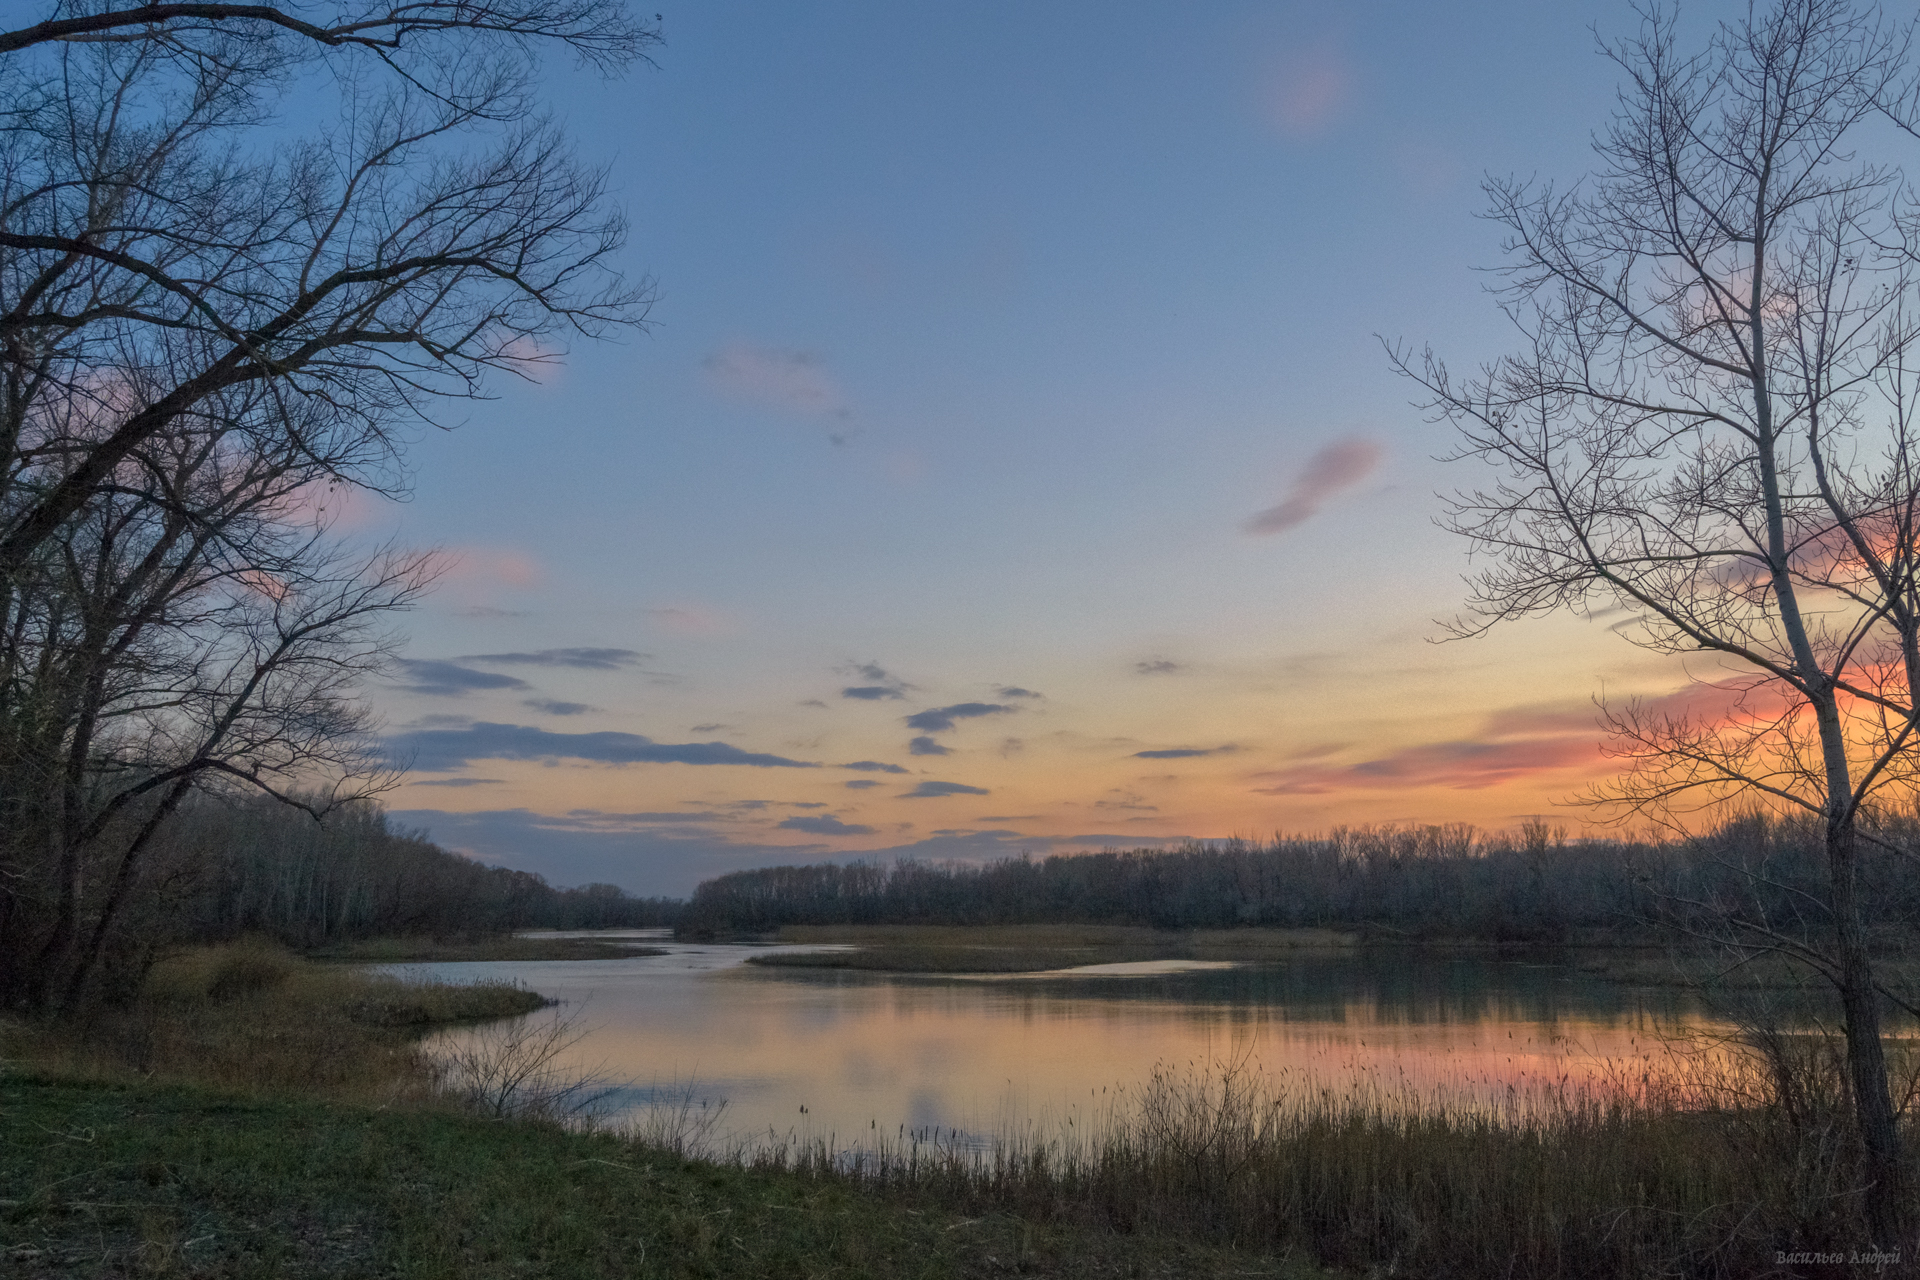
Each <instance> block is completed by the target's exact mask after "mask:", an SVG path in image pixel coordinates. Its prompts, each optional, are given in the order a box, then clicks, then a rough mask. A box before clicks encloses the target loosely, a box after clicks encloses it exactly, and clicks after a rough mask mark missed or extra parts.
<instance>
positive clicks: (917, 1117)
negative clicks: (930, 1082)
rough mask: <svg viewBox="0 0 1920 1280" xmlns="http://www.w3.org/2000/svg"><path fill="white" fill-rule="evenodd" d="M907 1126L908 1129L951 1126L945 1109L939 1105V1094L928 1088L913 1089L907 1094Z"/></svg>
mask: <svg viewBox="0 0 1920 1280" xmlns="http://www.w3.org/2000/svg"><path fill="white" fill-rule="evenodd" d="M907 1127H908V1128H909V1129H932V1128H936V1127H938V1128H951V1127H952V1125H951V1122H949V1121H948V1119H947V1113H946V1109H945V1108H944V1107H942V1106H941V1105H940V1095H939V1094H937V1093H934V1092H933V1091H932V1090H930V1089H915V1090H914V1091H913V1092H912V1093H910V1094H908V1095H907Z"/></svg>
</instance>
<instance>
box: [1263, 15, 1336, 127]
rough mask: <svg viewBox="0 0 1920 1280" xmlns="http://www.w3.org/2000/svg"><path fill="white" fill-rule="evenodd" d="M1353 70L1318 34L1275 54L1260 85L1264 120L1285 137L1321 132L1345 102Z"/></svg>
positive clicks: (1331, 44)
mask: <svg viewBox="0 0 1920 1280" xmlns="http://www.w3.org/2000/svg"><path fill="white" fill-rule="evenodd" d="M1352 85H1353V73H1352V71H1351V70H1350V69H1349V67H1348V65H1347V60H1346V58H1345V57H1344V56H1343V55H1342V54H1341V53H1340V51H1339V50H1338V49H1337V48H1335V47H1334V42H1333V40H1332V39H1330V38H1327V37H1322V38H1321V39H1319V40H1316V41H1314V42H1312V43H1311V44H1305V45H1299V46H1296V47H1295V48H1293V49H1290V50H1288V51H1287V52H1286V53H1285V54H1283V55H1281V56H1280V57H1279V58H1276V59H1275V60H1274V62H1273V65H1272V67H1271V69H1270V70H1269V71H1268V73H1267V76H1266V82H1265V84H1264V85H1263V86H1262V93H1261V106H1262V107H1263V108H1264V112H1265V115H1266V117H1267V120H1268V121H1269V122H1270V123H1271V124H1272V125H1273V126H1274V128H1276V129H1278V130H1279V131H1280V133H1281V134H1282V135H1283V136H1285V137H1288V138H1293V139H1296V140H1301V139H1306V138H1312V137H1316V136H1318V135H1319V134H1321V133H1323V132H1325V130H1326V128H1327V126H1328V125H1329V124H1330V123H1332V121H1333V119H1334V117H1335V116H1336V115H1338V114H1339V112H1340V109H1341V108H1342V107H1343V106H1345V105H1346V103H1347V99H1348V97H1349V95H1350V92H1351V89H1352Z"/></svg>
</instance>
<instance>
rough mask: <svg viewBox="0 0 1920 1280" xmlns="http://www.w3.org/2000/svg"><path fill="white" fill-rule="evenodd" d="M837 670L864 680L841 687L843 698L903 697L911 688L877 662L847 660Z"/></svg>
mask: <svg viewBox="0 0 1920 1280" xmlns="http://www.w3.org/2000/svg"><path fill="white" fill-rule="evenodd" d="M839 670H840V671H841V673H842V674H845V675H850V676H853V677H854V678H855V679H857V680H864V681H865V682H866V683H864V684H858V685H852V686H849V687H848V688H845V689H842V690H841V691H840V696H841V697H843V698H858V699H861V700H863V701H866V702H878V701H881V700H884V699H891V698H904V697H906V696H907V690H909V689H911V688H913V686H912V685H910V684H908V683H907V682H906V681H905V680H902V679H901V678H900V677H899V676H896V675H894V674H893V673H892V672H890V671H888V670H887V669H886V668H885V667H883V666H881V665H880V664H879V663H877V662H849V663H847V664H846V665H845V666H843V667H841V668H839Z"/></svg>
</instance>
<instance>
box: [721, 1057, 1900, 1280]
mask: <svg viewBox="0 0 1920 1280" xmlns="http://www.w3.org/2000/svg"><path fill="white" fill-rule="evenodd" d="M1714 1048H1715V1049H1716V1050H1717V1051H1713V1052H1707V1051H1699V1052H1675V1053H1673V1054H1672V1055H1670V1057H1669V1059H1668V1061H1667V1062H1666V1063H1665V1064H1664V1065H1663V1066H1662V1067H1661V1069H1659V1070H1647V1069H1645V1067H1644V1064H1642V1065H1639V1066H1636V1067H1634V1068H1631V1069H1629V1068H1626V1067H1624V1066H1623V1068H1622V1069H1621V1070H1620V1071H1618V1072H1617V1073H1616V1074H1615V1075H1614V1077H1613V1078H1612V1079H1611V1080H1609V1081H1608V1082H1607V1083H1605V1084H1604V1085H1602V1086H1599V1087H1591V1088H1585V1089H1573V1088H1569V1087H1566V1086H1554V1087H1543V1088H1542V1089H1540V1090H1537V1091H1534V1092H1533V1093H1531V1094H1529V1095H1527V1096H1519V1095H1516V1096H1514V1097H1512V1098H1510V1099H1509V1100H1507V1101H1504V1102H1497V1103H1493V1104H1489V1103H1488V1102H1487V1101H1485V1100H1484V1099H1482V1100H1472V1099H1451V1098H1446V1097H1440V1096H1429V1097H1428V1098H1426V1099H1425V1100H1424V1101H1421V1100H1418V1099H1414V1098H1411V1097H1409V1096H1403V1095H1401V1094H1398V1093H1394V1094H1393V1095H1392V1096H1389V1091H1386V1090H1382V1089H1380V1088H1377V1087H1370V1086H1368V1085H1366V1084H1364V1083H1362V1084H1359V1085H1356V1086H1353V1087H1350V1088H1347V1089H1344V1090H1339V1091H1335V1090H1328V1089H1309V1088H1285V1087H1280V1086H1276V1085H1275V1084H1274V1083H1273V1081H1272V1079H1271V1077H1269V1076H1268V1075H1266V1073H1264V1072H1263V1071H1261V1070H1259V1069H1258V1068H1257V1067H1256V1066H1255V1065H1254V1064H1252V1063H1250V1062H1247V1061H1245V1060H1241V1061H1234V1062H1212V1063H1204V1064H1188V1065H1186V1066H1181V1067H1162V1068H1161V1069H1159V1070H1157V1071H1156V1072H1155V1073H1154V1074H1153V1076H1152V1078H1151V1079H1150V1080H1148V1081H1147V1082H1146V1083H1145V1084H1144V1085H1143V1086H1142V1087H1140V1088H1139V1089H1137V1090H1134V1091H1132V1092H1131V1094H1127V1093H1122V1094H1120V1095H1118V1097H1117V1100H1116V1101H1115V1102H1114V1103H1112V1104H1111V1105H1109V1106H1107V1107H1106V1108H1104V1109H1103V1111H1102V1112H1101V1114H1099V1115H1096V1116H1092V1117H1086V1118H1080V1119H1077V1120H1076V1121H1075V1122H1074V1123H1071V1124H1069V1123H1065V1122H1062V1123H1058V1124H1055V1125H1052V1126H1051V1127H1050V1128H1049V1127H1046V1126H1041V1125H1031V1126H1027V1127H1025V1128H1024V1129H1023V1130H1021V1131H1019V1132H1014V1133H1010V1134H1007V1135H1003V1136H1002V1138H1001V1139H1000V1140H999V1141H997V1142H994V1143H989V1144H984V1145H983V1144H981V1143H979V1142H977V1141H972V1140H969V1139H968V1138H967V1137H966V1136H965V1135H963V1134H956V1133H951V1132H949V1133H945V1134H944V1135H943V1134H942V1133H940V1132H931V1133H929V1132H915V1131H907V1130H902V1131H900V1132H899V1133H898V1134H896V1135H893V1136H892V1137H890V1138H888V1139H886V1140H883V1141H876V1142H870V1143H867V1144H864V1145H862V1146H859V1147H857V1148H855V1147H848V1148H836V1147H835V1146H834V1145H833V1144H832V1143H831V1142H828V1141H811V1142H802V1141H797V1140H793V1139H788V1140H786V1141H771V1142H764V1143H761V1144H759V1145H758V1146H741V1147H738V1148H736V1149H735V1150H734V1151H733V1152H732V1153H731V1154H732V1158H733V1159H735V1160H737V1161H739V1162H740V1163H742V1164H744V1165H746V1166H748V1167H752V1168H756V1169H767V1170H782V1171H792V1172H799V1173H803V1174H809V1175H811V1176H814V1177H818V1178H823V1179H844V1180H848V1181H851V1182H853V1183H856V1184H859V1185H861V1186H862V1187H864V1188H866V1189H869V1190H871V1191H874V1192H878V1193H881V1194H885V1195H890V1196H895V1197H904V1198H906V1199H908V1200H910V1201H920V1202H928V1203H938V1204H942V1205H950V1206H953V1207H957V1208H960V1209H961V1210H962V1211H963V1212H965V1213H969V1214H976V1213H987V1212H992V1211H1004V1212H1011V1213H1015V1214H1018V1215H1021V1216H1023V1217H1026V1218H1029V1219H1036V1220H1056V1221H1069V1222H1074V1223H1079V1224H1097V1225H1100V1226H1102V1227H1105V1228H1107V1229H1112V1230H1119V1231H1123V1232H1141V1233H1156V1234H1158V1233H1170V1234H1176V1235H1180V1236H1183V1237H1188V1238H1198V1239H1203V1240H1208V1241H1211V1242H1215V1243H1219V1244H1223V1245H1229V1246H1232V1247H1235V1248H1241V1249H1253V1250H1259V1251H1275V1252H1281V1251H1297V1252H1303V1253H1305V1254H1307V1255H1308V1256H1311V1257H1314V1258H1316V1259H1318V1260H1319V1261H1320V1262H1322V1263H1324V1264H1327V1265H1332V1266H1338V1267H1350V1268H1356V1269H1361V1270H1368V1271H1374V1270H1379V1271H1387V1272H1395V1273H1402V1274H1405V1273H1411V1274H1416V1275H1423V1276H1474V1277H1480V1276H1496V1275H1525V1276H1565V1277H1589V1276H1591V1277H1616V1276H1623V1275H1682V1276H1715V1277H1718V1276H1746V1275H1752V1274H1756V1273H1759V1272H1761V1271H1764V1270H1767V1269H1769V1267H1770V1266H1771V1264H1772V1261H1773V1259H1774V1258H1775V1256H1776V1253H1777V1252H1779V1251H1786V1252H1800V1251H1817V1252H1836V1251H1837V1252H1839V1253H1841V1254H1845V1253H1847V1252H1848V1251H1850V1250H1853V1249H1864V1248H1866V1247H1867V1245H1868V1243H1869V1239H1870V1237H1869V1235H1868V1234H1867V1228H1866V1220H1865V1215H1864V1207H1863V1204H1862V1196H1861V1187H1862V1169H1863V1163H1862V1161H1863V1157H1862V1155H1861V1152H1860V1150H1859V1147H1858V1143H1857V1142H1856V1141H1855V1140H1854V1138H1853V1137H1852V1136H1851V1132H1850V1129H1849V1127H1848V1125H1847V1123H1846V1117H1847V1116H1848V1114H1849V1106H1848V1102H1847V1099H1846V1097H1845V1094H1844V1080H1845V1077H1844V1075H1842V1074H1838V1073H1836V1071H1835V1070H1834V1069H1833V1061H1832V1058H1831V1046H1827V1047H1826V1048H1819V1047H1817V1046H1815V1045H1813V1044H1812V1043H1810V1042H1803V1043H1801V1044H1800V1045H1799V1046H1797V1048H1796V1050H1795V1052H1796V1053H1797V1055H1798V1056H1791V1057H1788V1058H1786V1059H1780V1060H1776V1059H1770V1058H1769V1056H1768V1051H1767V1050H1765V1049H1763V1048H1758V1049H1757V1048H1753V1047H1748V1048H1746V1049H1745V1050H1743V1051H1740V1052H1734V1053H1728V1052H1724V1051H1721V1050H1724V1046H1719V1047H1714ZM1783 1070H1784V1071H1786V1072H1787V1073H1789V1076H1790V1077H1791V1079H1790V1082H1789V1083H1790V1088H1789V1087H1782V1083H1781V1081H1782V1076H1781V1072H1782V1071H1783Z"/></svg>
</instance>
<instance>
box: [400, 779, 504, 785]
mask: <svg viewBox="0 0 1920 1280" xmlns="http://www.w3.org/2000/svg"><path fill="white" fill-rule="evenodd" d="M505 781H506V779H505V778H434V779H431V780H429V779H424V778H422V779H417V780H416V779H408V781H407V785H408V786H410V787H491V786H494V785H496V784H499V783H502V782H505Z"/></svg>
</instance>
